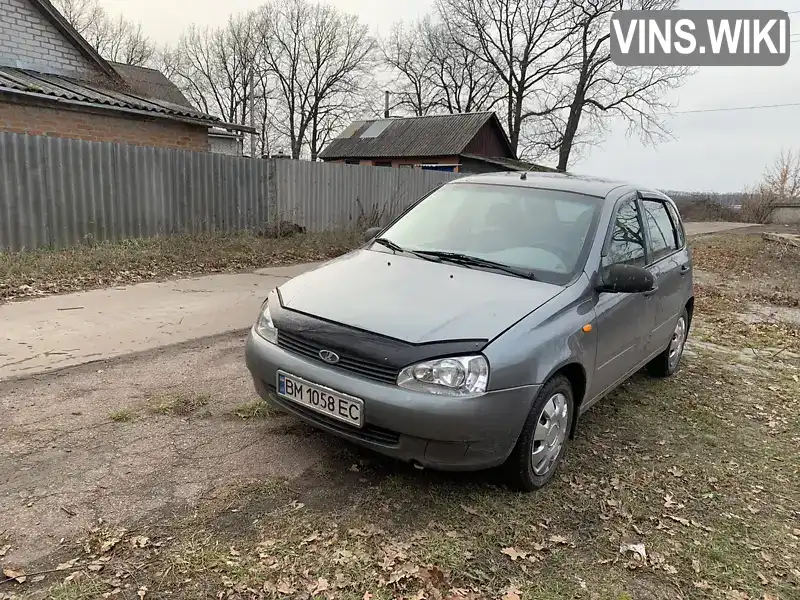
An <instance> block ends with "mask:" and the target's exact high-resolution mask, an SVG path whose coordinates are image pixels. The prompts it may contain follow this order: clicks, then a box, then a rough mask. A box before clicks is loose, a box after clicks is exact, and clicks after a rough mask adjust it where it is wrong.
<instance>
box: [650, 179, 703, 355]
mask: <svg viewBox="0 0 800 600" xmlns="http://www.w3.org/2000/svg"><path fill="white" fill-rule="evenodd" d="M641 206H642V216H643V218H644V223H645V234H646V236H647V249H648V253H647V256H648V265H647V268H648V269H649V270H650V272H651V273H653V275H654V276H655V279H656V286H658V290H657V291H656V294H655V297H654V300H655V301H656V302H655V327H654V328H653V333H652V334H651V336H650V339H649V340H648V341H647V344H646V349H645V354H647V355H651V354H654V353H656V352H658V351H660V350H663V349H664V348H666V347H667V344H668V343H669V340H670V338H671V337H672V334H673V331H674V329H675V324H676V323H677V320H678V316H679V315H680V313H681V311H682V310H683V308H684V306H685V304H686V300H687V298H688V297H689V294H687V292H686V287H687V285H689V284H690V283H689V282H690V281H691V277H688V275H689V273H690V271H691V261H690V259H689V253H688V250H687V249H686V240H685V236H684V233H683V227H682V225H681V223H680V221H679V219H678V216H677V211H676V210H674V207H673V206H672V205H671V202H670V201H669V200H667V199H665V198H662V197H660V196H656V195H647V194H646V193H642V194H641Z"/></svg>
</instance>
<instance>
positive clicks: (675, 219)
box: [667, 204, 686, 248]
mask: <svg viewBox="0 0 800 600" xmlns="http://www.w3.org/2000/svg"><path fill="white" fill-rule="evenodd" d="M667 210H669V216H670V217H672V224H673V225H675V233H677V234H678V248H683V246H684V244H686V237H685V233H684V231H683V225H681V216H680V215H679V214H678V211H677V209H676V208H675V207H674V206H673V205H672V204H667Z"/></svg>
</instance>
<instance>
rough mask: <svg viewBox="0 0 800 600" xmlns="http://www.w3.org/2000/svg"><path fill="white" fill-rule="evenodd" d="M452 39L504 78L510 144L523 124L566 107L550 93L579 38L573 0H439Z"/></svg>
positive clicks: (514, 145)
mask: <svg viewBox="0 0 800 600" xmlns="http://www.w3.org/2000/svg"><path fill="white" fill-rule="evenodd" d="M437 7H438V13H439V16H440V18H441V19H442V21H443V22H444V23H445V24H446V26H447V27H448V30H449V31H450V34H451V36H452V39H453V40H454V41H455V42H456V43H458V44H460V45H461V47H462V48H464V49H465V50H466V51H468V52H470V53H471V54H473V55H474V56H475V57H476V58H477V59H479V60H480V61H482V62H484V63H486V64H487V65H489V66H490V67H491V68H492V69H493V70H494V71H495V73H496V74H497V77H498V78H499V79H500V86H498V87H499V90H498V91H499V92H502V93H501V94H499V95H500V96H502V98H503V104H504V105H505V106H504V108H505V113H506V114H505V121H506V127H507V129H508V134H509V139H510V141H511V146H512V149H513V150H514V151H515V152H516V151H517V147H518V146H519V141H520V134H521V132H522V128H523V125H524V124H525V123H526V122H527V121H528V120H530V119H533V118H537V117H541V116H543V115H547V114H549V113H551V112H552V111H554V110H557V109H559V108H562V107H563V106H562V105H561V100H562V98H560V97H558V96H557V95H554V94H553V93H552V89H553V85H554V83H555V82H556V80H557V78H558V77H559V76H562V75H566V74H567V73H568V72H569V70H570V69H571V68H573V67H572V65H571V57H572V56H573V53H574V48H575V45H576V40H575V36H574V32H575V27H576V26H575V23H574V19H573V18H572V3H571V2H569V1H565V0H437Z"/></svg>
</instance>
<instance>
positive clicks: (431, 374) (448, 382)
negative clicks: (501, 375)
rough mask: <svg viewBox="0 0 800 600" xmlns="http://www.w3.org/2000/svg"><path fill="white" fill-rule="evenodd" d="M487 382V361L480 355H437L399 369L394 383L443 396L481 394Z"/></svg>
mask: <svg viewBox="0 0 800 600" xmlns="http://www.w3.org/2000/svg"><path fill="white" fill-rule="evenodd" d="M488 382H489V363H488V362H487V360H486V359H485V358H484V357H483V356H455V357H453V358H437V359H435V360H426V361H425V362H421V363H417V364H416V365H411V366H410V367H406V368H405V369H403V370H402V371H400V375H398V377H397V385H399V386H400V387H404V388H408V389H410V390H415V391H418V392H428V393H430V394H441V395H444V396H467V395H470V394H482V393H484V392H485V391H486V384H487V383H488Z"/></svg>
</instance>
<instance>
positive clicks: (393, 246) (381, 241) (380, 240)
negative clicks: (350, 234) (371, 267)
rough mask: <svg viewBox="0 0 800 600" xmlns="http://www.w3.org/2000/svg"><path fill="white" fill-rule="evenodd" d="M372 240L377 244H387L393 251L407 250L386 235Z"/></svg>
mask: <svg viewBox="0 0 800 600" xmlns="http://www.w3.org/2000/svg"><path fill="white" fill-rule="evenodd" d="M372 241H373V242H374V243H376V244H380V245H381V246H386V247H387V248H388V249H389V250H392V251H393V252H405V250H403V247H402V246H398V245H397V244H395V243H394V242H393V241H392V240H387V239H386V238H384V237H379V238H377V239H374V240H372Z"/></svg>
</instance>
